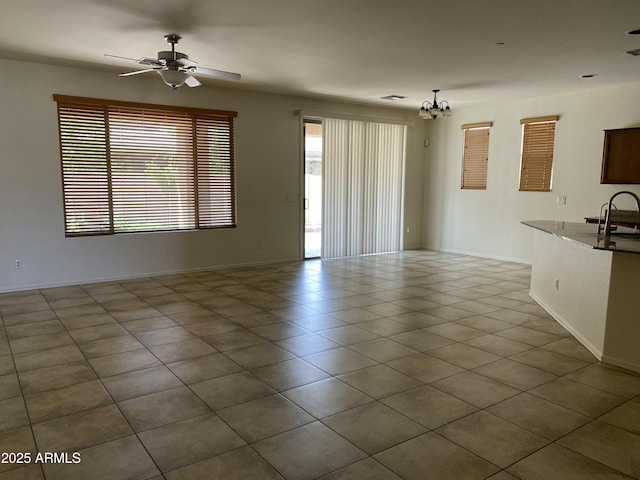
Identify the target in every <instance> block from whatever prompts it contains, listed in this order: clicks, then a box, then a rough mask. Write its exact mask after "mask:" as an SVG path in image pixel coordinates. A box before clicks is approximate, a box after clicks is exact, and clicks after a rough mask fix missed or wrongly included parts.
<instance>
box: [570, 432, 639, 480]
mask: <svg viewBox="0 0 640 480" xmlns="http://www.w3.org/2000/svg"><path fill="white" fill-rule="evenodd" d="M558 443H560V444H561V445H563V446H565V447H567V448H570V449H571V450H573V451H575V452H578V453H580V454H582V455H584V456H587V457H589V458H592V459H593V460H596V461H598V462H600V463H603V464H605V465H607V466H609V467H611V468H615V469H616V470H619V471H621V472H624V473H626V474H627V475H630V476H632V477H635V478H640V462H639V459H640V435H636V434H633V433H631V432H627V431H625V430H622V429H620V428H617V427H614V426H612V425H608V424H606V423H603V422H599V421H594V422H591V423H588V424H587V425H585V426H584V427H581V428H579V429H578V430H576V431H574V432H572V433H570V434H569V435H567V436H566V437H563V438H561V439H560V440H558Z"/></svg>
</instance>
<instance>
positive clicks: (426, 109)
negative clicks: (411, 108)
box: [418, 90, 451, 120]
mask: <svg viewBox="0 0 640 480" xmlns="http://www.w3.org/2000/svg"><path fill="white" fill-rule="evenodd" d="M439 91H440V90H432V92H433V103H431V102H429V101H427V100H425V101H424V102H422V106H421V107H420V110H419V111H418V116H419V117H420V118H432V119H434V120H435V119H436V118H438V117H442V118H447V117H448V116H449V115H451V108H449V102H447V101H446V100H442V101H440V103H438V101H437V100H436V97H437V96H438V92H439Z"/></svg>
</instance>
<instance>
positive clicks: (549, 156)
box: [519, 115, 560, 192]
mask: <svg viewBox="0 0 640 480" xmlns="http://www.w3.org/2000/svg"><path fill="white" fill-rule="evenodd" d="M559 118H560V117H559V116H558V115H550V116H546V117H533V118H523V119H521V120H520V124H521V125H522V151H521V156H520V186H519V190H520V191H521V192H550V191H551V188H552V180H553V151H554V148H555V131H556V123H557V121H558V119H559Z"/></svg>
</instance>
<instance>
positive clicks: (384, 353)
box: [349, 338, 418, 362]
mask: <svg viewBox="0 0 640 480" xmlns="http://www.w3.org/2000/svg"><path fill="white" fill-rule="evenodd" d="M349 348H350V349H351V350H353V351H355V352H358V353H359V354H361V355H364V356H365V357H368V358H370V359H372V360H375V361H376V362H389V361H391V360H395V359H397V358H403V357H408V356H410V355H415V354H416V353H418V352H417V351H416V350H414V349H412V348H409V347H407V346H405V345H402V344H400V343H396V342H394V341H393V340H389V339H387V338H380V339H377V340H371V341H368V342H364V343H357V344H355V345H350V346H349Z"/></svg>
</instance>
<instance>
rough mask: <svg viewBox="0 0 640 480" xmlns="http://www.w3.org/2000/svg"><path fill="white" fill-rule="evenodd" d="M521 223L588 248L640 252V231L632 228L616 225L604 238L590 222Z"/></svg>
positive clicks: (528, 221) (537, 221)
mask: <svg viewBox="0 0 640 480" xmlns="http://www.w3.org/2000/svg"><path fill="white" fill-rule="evenodd" d="M522 223H523V224H524V225H527V226H528V227H532V228H535V229H537V230H541V231H543V232H545V233H550V234H552V235H555V236H557V237H560V238H562V239H564V240H568V241H570V242H575V243H578V244H580V245H583V246H585V247H588V248H594V249H596V250H609V251H612V252H625V253H640V233H633V232H634V230H633V229H632V228H626V227H618V229H617V231H615V232H613V233H612V234H611V235H610V237H609V238H605V236H604V234H600V235H598V226H597V225H595V224H592V223H578V222H561V221H554V220H527V221H524V222H522Z"/></svg>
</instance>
